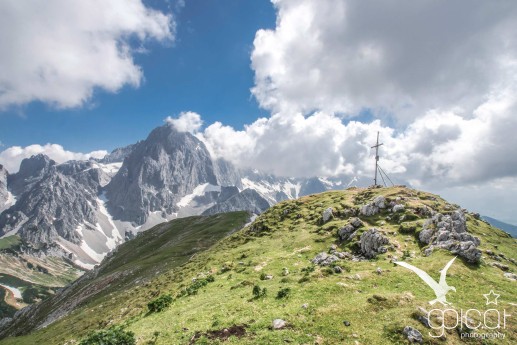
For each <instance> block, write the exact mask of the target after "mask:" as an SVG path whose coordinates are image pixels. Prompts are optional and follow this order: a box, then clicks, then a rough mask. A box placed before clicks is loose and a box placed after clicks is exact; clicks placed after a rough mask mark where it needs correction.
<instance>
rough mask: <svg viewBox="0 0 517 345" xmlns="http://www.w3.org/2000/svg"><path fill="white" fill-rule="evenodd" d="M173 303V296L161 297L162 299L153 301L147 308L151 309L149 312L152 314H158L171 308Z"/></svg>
mask: <svg viewBox="0 0 517 345" xmlns="http://www.w3.org/2000/svg"><path fill="white" fill-rule="evenodd" d="M171 303H172V296H171V295H161V296H160V297H158V298H156V299H154V300H152V301H151V302H149V303H147V308H148V309H149V312H151V313H158V312H160V311H162V310H164V309H165V308H167V307H168V306H170V305H171Z"/></svg>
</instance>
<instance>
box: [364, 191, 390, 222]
mask: <svg viewBox="0 0 517 345" xmlns="http://www.w3.org/2000/svg"><path fill="white" fill-rule="evenodd" d="M383 208H386V198H384V197H383V196H382V195H379V196H378V197H376V198H375V199H373V201H372V202H371V203H369V204H366V205H363V207H361V210H360V213H361V214H362V215H363V216H366V217H369V216H374V215H376V214H377V213H379V212H380V211H381V209H383Z"/></svg>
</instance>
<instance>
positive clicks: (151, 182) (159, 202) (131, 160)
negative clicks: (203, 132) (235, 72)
mask: <svg viewBox="0 0 517 345" xmlns="http://www.w3.org/2000/svg"><path fill="white" fill-rule="evenodd" d="M204 183H209V184H211V185H217V178H216V174H215V171H214V166H213V164H212V159H211V157H210V154H209V152H208V150H207V149H206V147H205V145H204V144H203V143H202V142H201V141H200V140H199V139H197V138H196V137H195V136H194V135H192V134H191V133H186V132H178V131H177V130H176V129H175V128H174V127H173V126H171V125H169V124H166V125H163V126H161V127H158V128H156V129H154V130H153V131H152V132H151V133H150V134H149V136H148V137H147V139H145V140H144V141H141V142H139V143H137V144H136V145H135V147H134V148H133V150H132V152H131V153H130V154H129V155H128V156H127V157H126V159H125V160H124V163H123V164H122V167H121V168H120V170H119V171H118V173H117V174H116V175H115V176H114V177H113V179H112V180H111V182H110V183H109V184H108V186H107V187H106V189H107V196H108V199H109V204H108V205H109V208H110V211H111V213H112V215H113V216H114V218H115V219H119V220H123V221H129V222H132V223H134V224H138V225H141V224H143V223H145V222H146V221H147V219H148V216H149V213H151V212H159V213H161V214H162V216H164V217H167V216H169V215H172V214H173V213H174V212H175V211H177V209H178V207H177V205H176V203H177V202H178V201H179V200H180V198H181V197H183V196H185V195H187V194H190V193H192V191H193V190H194V188H196V187H197V186H199V185H201V184H204Z"/></svg>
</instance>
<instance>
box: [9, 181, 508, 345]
mask: <svg viewBox="0 0 517 345" xmlns="http://www.w3.org/2000/svg"><path fill="white" fill-rule="evenodd" d="M378 195H383V196H384V197H385V198H386V199H387V201H393V200H397V203H399V204H402V205H404V208H403V210H400V211H399V212H396V213H392V212H390V211H389V210H388V209H387V208H386V209H382V210H381V212H380V213H378V214H374V215H371V216H362V215H359V216H358V217H359V218H360V219H361V221H362V223H363V226H362V227H360V228H359V229H358V230H357V231H358V233H357V234H356V236H355V237H354V238H353V239H351V240H349V241H344V242H341V241H340V240H339V237H338V232H339V230H340V229H342V228H343V227H344V226H345V225H347V224H348V223H349V221H350V219H351V218H352V217H353V216H354V215H356V214H357V212H358V211H357V210H358V209H359V208H360V207H361V206H363V205H365V204H367V203H370V202H372V200H373V199H375V197H377V196H378ZM397 198H398V199H397ZM424 206H426V207H427V208H429V209H432V210H434V211H436V212H440V213H442V214H449V213H452V212H453V211H455V210H456V209H458V206H456V205H451V204H449V203H447V202H446V201H445V200H443V199H441V198H440V197H438V196H435V195H432V194H429V193H424V192H419V191H416V190H411V189H407V188H403V187H393V188H376V189H348V190H345V191H333V192H326V193H322V194H317V195H311V196H307V197H303V198H301V199H298V200H292V201H285V202H282V203H280V204H278V205H276V206H274V207H272V208H271V209H269V210H268V211H266V212H265V213H263V214H262V215H260V216H259V217H258V218H257V219H256V220H255V221H254V222H253V224H251V225H249V226H247V227H245V228H244V229H242V230H241V231H239V232H237V233H234V234H232V235H230V236H229V237H226V238H223V239H222V240H220V241H218V242H217V243H216V244H215V245H213V246H211V247H210V248H209V249H208V250H205V251H202V252H199V253H198V254H196V255H194V256H193V257H192V258H190V260H187V259H188V258H189V257H190V256H188V257H186V256H185V255H183V256H182V257H183V258H184V259H182V260H180V261H176V258H177V256H175V255H174V253H173V252H162V251H160V250H153V249H152V248H159V246H160V244H162V243H165V242H166V240H165V239H164V238H165V237H163V236H169V235H167V234H169V233H170V232H169V231H166V229H165V228H163V229H162V230H163V231H162V232H157V230H156V229H152V230H149V233H144V234H143V235H141V236H139V237H140V239H139V238H137V239H136V240H133V241H130V242H128V243H126V244H124V245H123V246H122V247H120V249H119V251H118V252H117V253H115V254H114V256H113V257H112V258H110V259H109V261H108V262H105V263H103V264H102V265H101V267H100V269H99V272H101V274H100V275H99V276H106V273H107V272H110V274H113V273H115V272H127V271H130V272H133V273H132V274H133V275H132V278H131V279H126V280H124V278H123V275H122V277H121V278H117V279H116V280H115V281H114V282H113V283H112V284H111V285H110V284H107V285H105V286H103V289H104V290H103V291H102V292H101V293H100V294H99V295H98V296H97V297H95V298H92V299H90V300H85V301H84V302H83V303H82V304H80V305H78V306H77V307H76V309H75V310H74V311H73V312H71V313H70V314H69V315H67V316H66V317H63V318H62V319H60V320H59V321H57V322H55V323H52V324H50V325H49V326H48V327H46V328H44V329H41V330H37V331H35V332H33V333H31V334H29V335H26V336H22V337H16V338H6V339H5V340H4V341H3V342H1V343H2V344H4V343H5V344H33V343H39V344H61V343H65V342H68V344H74V343H78V342H79V341H80V340H81V339H84V337H85V336H86V335H87V334H88V333H89V332H91V331H93V330H100V329H109V328H110V327H112V326H115V325H116V326H121V327H123V328H124V330H125V331H129V332H132V333H134V337H135V340H136V342H137V343H138V344H217V343H224V344H285V343H291V344H405V343H407V342H408V340H407V336H406V335H404V334H403V330H404V328H405V327H406V326H410V327H412V328H414V329H416V330H418V331H420V332H421V334H422V335H423V342H424V343H427V344H444V343H446V344H460V343H463V342H464V341H466V340H461V339H460V332H459V331H458V330H457V329H455V328H454V327H450V328H451V329H450V330H448V331H446V332H445V335H444V336H443V337H442V339H438V338H432V337H431V336H430V335H429V332H430V331H431V332H432V334H436V333H438V331H433V330H432V329H430V328H426V327H425V326H424V324H423V323H422V321H421V320H419V319H418V318H419V316H421V314H422V309H419V307H421V308H424V309H426V310H430V309H432V308H437V309H446V308H449V309H455V310H457V311H458V312H460V310H463V311H466V310H468V309H477V310H479V311H480V313H484V311H485V310H487V309H497V310H498V311H500V313H501V314H502V313H503V311H505V312H506V314H510V315H512V316H510V317H507V318H506V324H505V325H504V326H505V328H504V329H503V328H500V329H498V331H499V332H500V333H504V335H505V338H504V339H496V340H489V339H485V340H479V339H471V340H470V342H471V343H474V344H512V343H516V342H517V335H516V334H517V322H516V321H515V320H516V319H515V317H514V316H513V315H514V314H517V310H516V308H515V306H516V305H515V304H514V302H515V299H516V297H517V283H516V281H515V280H512V279H511V277H512V276H511V274H508V273H512V272H515V271H516V270H517V265H516V264H515V258H516V257H517V255H516V254H517V249H516V240H515V239H513V238H511V237H510V236H508V234H506V233H504V232H502V231H500V230H498V229H496V228H493V227H491V226H489V225H488V224H487V223H485V222H483V221H481V220H479V219H477V218H478V217H477V216H476V215H474V214H469V213H466V220H467V228H468V232H469V233H470V234H472V235H474V236H476V237H478V238H479V239H480V240H481V244H480V245H479V247H478V249H480V250H481V251H482V257H481V261H480V262H479V263H477V264H473V263H469V262H467V260H464V259H462V258H461V257H459V256H458V258H457V259H456V261H455V262H454V264H453V265H452V266H451V267H450V268H449V270H448V273H447V283H448V284H449V285H451V286H454V287H456V292H450V293H448V294H447V300H448V301H449V302H451V303H452V306H448V307H445V306H442V305H438V304H435V305H434V306H430V305H429V303H428V302H429V301H431V300H433V299H435V295H434V293H433V290H431V289H430V288H429V287H428V286H427V285H426V284H425V283H424V282H423V281H422V280H421V279H420V278H419V277H418V276H417V275H416V274H415V273H413V272H411V271H409V270H408V269H406V268H404V267H400V266H398V265H395V264H394V263H393V261H395V260H404V261H406V262H408V263H410V264H411V265H414V266H417V267H419V268H421V269H423V270H424V271H426V272H427V273H429V274H430V275H431V277H433V278H434V279H435V280H436V281H438V280H439V277H440V272H439V271H440V270H441V269H442V268H443V267H444V266H445V264H446V263H447V262H448V261H449V260H451V259H452V258H453V257H454V256H455V255H453V254H452V253H451V252H449V251H447V250H443V249H436V250H434V251H433V252H432V254H430V255H429V256H424V255H423V253H424V251H425V250H426V249H427V246H426V245H424V244H422V243H421V242H420V241H419V240H418V238H419V234H420V232H421V231H422V228H423V225H424V222H425V221H426V219H427V218H428V216H425V215H422V212H421V211H422V209H427V208H424ZM329 207H330V208H332V216H331V217H330V219H329V220H328V221H326V222H324V221H323V219H322V218H323V214H324V212H325V210H327V209H328V208H329ZM217 217H219V219H217V218H214V217H209V218H206V217H191V218H190V219H189V220H188V221H186V220H177V221H173V222H171V223H170V225H169V226H171V225H173V224H176V226H177V228H176V229H180V228H182V227H185V226H187V225H188V224H191V223H192V222H195V223H196V222H197V224H198V228H197V229H198V230H199V231H201V229H203V230H204V231H205V232H204V235H203V236H201V237H198V240H199V241H202V240H203V238H205V237H204V236H210V234H211V233H212V232H213V231H217V232H218V233H219V234H220V236H219V238H221V236H224V234H226V233H227V232H228V231H230V230H231V229H234V228H235V227H236V224H237V223H241V224H243V223H244V221H245V216H244V215H243V214H242V213H240V214H239V213H230V214H226V215H220V216H217ZM228 217H230V218H228ZM207 221H208V222H211V224H212V228H211V230H210V227H209V226H208V225H207V224H206V223H205V222H207ZM179 222H183V223H181V224H183V225H181V226H179V225H177V224H179ZM185 222H187V223H185ZM374 227H375V228H377V229H378V231H379V232H380V233H381V234H382V235H383V236H385V237H387V238H388V239H389V244H388V245H386V249H387V252H385V253H381V254H378V255H377V256H376V257H375V258H373V259H369V260H366V259H361V260H359V261H356V260H357V259H358V258H360V256H361V255H360V250H361V246H360V244H359V243H358V241H359V240H360V238H361V234H362V233H364V232H365V231H368V230H369V229H371V228H374ZM223 229H224V231H223ZM153 231H154V232H153ZM176 231H178V230H176ZM221 234H222V235H221ZM198 235H199V234H198ZM144 236H146V238H149V241H150V240H151V239H154V241H155V242H154V243H153V244H151V242H148V241H141V238H143V237H144ZM139 240H140V241H139ZM177 240H178V242H176V243H180V242H181V239H180V238H178V239H177ZM192 245H193V242H189V243H185V245H182V246H183V248H184V250H187V247H188V246H192ZM332 245H337V248H336V249H335V250H337V252H339V253H349V254H347V255H346V257H348V259H347V258H344V259H341V260H339V261H336V262H334V263H333V264H331V265H329V266H320V265H315V264H313V263H312V262H311V260H312V259H313V258H314V257H315V256H316V255H317V254H319V253H321V252H329V249H330V248H331V246H332ZM194 246H195V245H194ZM144 253H145V254H144ZM157 259H159V260H157ZM169 262H171V263H172V262H176V263H175V264H171V265H170V266H167V263H169ZM179 265H181V266H179ZM336 266H339V269H338V268H336ZM133 267H134V268H133ZM137 267H138V268H137ZM156 267H160V269H156ZM103 271H104V273H102V272H103ZM505 273H507V275H506V276H505ZM135 274H136V275H135ZM140 275H141V276H142V277H143V278H142V279H141V280H140V281H139V279H138V278H137V276H140ZM84 284H85V285H84V286H82V289H88V288H89V287H91V286H92V283H91V282H88V281H87V282H85V283H84ZM490 290H493V291H494V292H495V293H497V294H499V295H500V297H499V298H498V304H497V305H494V304H491V305H486V302H487V300H486V299H485V297H484V296H483V294H488V293H489V292H490ZM150 302H151V305H152V306H153V307H152V308H157V309H152V310H153V311H154V312H150V309H149V308H151V307H148V303H150ZM452 316H453V315H452V314H446V315H445V321H444V322H445V324H446V325H448V326H450V325H453V324H454V323H453V320H452V318H453V317H452ZM496 316H497V314H495V312H491V313H489V314H488V315H487V321H488V323H487V324H488V325H489V326H492V325H494V324H496V323H497V320H496ZM469 317H470V318H471V320H469V321H468V322H469V324H470V325H474V324H478V321H484V320H482V319H481V320H480V318H479V314H476V313H471V314H469ZM276 319H281V320H283V321H285V324H284V325H281V326H283V327H281V328H282V329H278V330H276V329H273V327H272V325H273V320H276ZM434 321H436V320H434ZM275 325H277V326H278V325H279V321H278V320H277V321H276V322H275ZM434 325H435V326H436V325H438V324H437V323H435V324H434ZM23 326H24V324H23V323H20V324H19V327H23ZM501 326H502V323H501ZM459 327H460V326H459V325H458V327H457V328H459ZM464 332H465V327H464ZM486 332H490V333H492V332H495V331H494V330H487V329H479V330H478V331H477V333H486Z"/></svg>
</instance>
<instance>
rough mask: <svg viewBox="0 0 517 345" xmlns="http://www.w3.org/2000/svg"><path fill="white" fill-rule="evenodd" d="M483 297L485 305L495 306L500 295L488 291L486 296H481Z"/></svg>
mask: <svg viewBox="0 0 517 345" xmlns="http://www.w3.org/2000/svg"><path fill="white" fill-rule="evenodd" d="M483 296H485V298H486V304H487V305H489V304H492V303H493V304H495V305H497V299H498V298H499V296H501V295H498V294H496V293H495V292H494V290H490V292H489V293H486V294H483Z"/></svg>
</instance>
